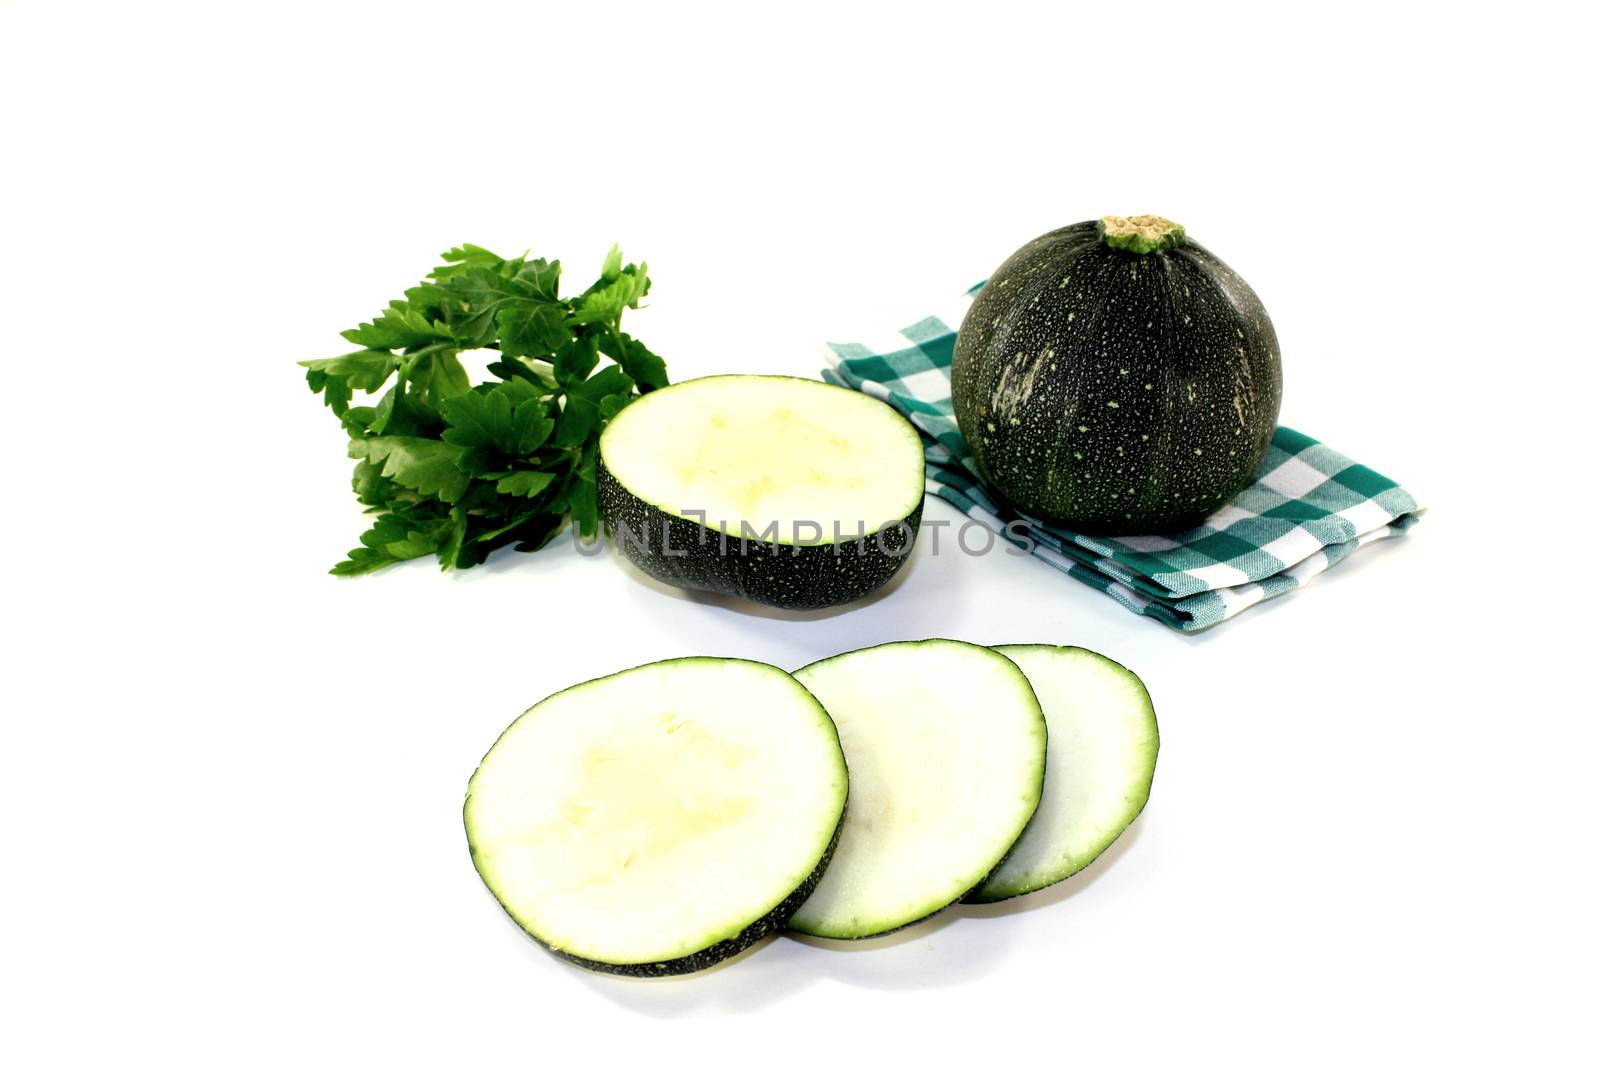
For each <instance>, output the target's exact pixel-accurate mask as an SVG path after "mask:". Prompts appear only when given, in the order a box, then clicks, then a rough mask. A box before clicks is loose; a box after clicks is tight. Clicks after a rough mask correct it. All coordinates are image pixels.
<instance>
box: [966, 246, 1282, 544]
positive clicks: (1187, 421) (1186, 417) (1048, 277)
mask: <svg viewBox="0 0 1600 1067" xmlns="http://www.w3.org/2000/svg"><path fill="white" fill-rule="evenodd" d="M951 392H952V398H953V400H954V404H955V415H956V421H957V423H958V424H959V426H960V427H961V432H962V435H963V436H964V437H965V438H966V440H967V443H968V444H969V445H970V446H971V448H972V452H973V455H974V457H975V459H976V461H977V464H978V468H979V470H980V471H981V472H982V473H983V475H984V477H985V478H986V479H988V481H989V483H990V484H991V485H992V486H993V487H994V488H995V489H996V490H998V491H999V492H1000V493H1001V494H1002V495H1003V496H1005V497H1007V498H1009V499H1010V500H1011V502H1012V503H1014V504H1015V505H1016V506H1017V507H1018V508H1020V509H1021V510H1022V511H1023V512H1025V513H1027V514H1030V515H1034V516H1037V517H1039V518H1043V519H1048V520H1051V521H1053V522H1058V523H1061V524H1062V525H1065V526H1067V527H1069V528H1071V529H1074V530H1077V531H1080V532H1084V533H1100V534H1138V533H1156V532H1165V531H1172V530H1178V529H1184V528H1187V527H1192V526H1195V525H1198V524H1199V523H1200V522H1201V521H1202V520H1204V519H1205V518H1206V516H1208V515H1210V514H1211V513H1212V512H1214V511H1216V510H1217V509H1218V508H1219V507H1221V506H1222V505H1223V504H1226V503H1227V502H1228V501H1229V500H1230V499H1232V498H1233V497H1234V496H1235V495H1237V494H1238V493H1239V491H1240V490H1242V489H1243V488H1244V487H1245V486H1246V485H1248V484H1249V483H1250V482H1251V480H1252V478H1253V477H1254V475H1255V472H1256V469H1257V468H1258V467H1259V466H1260V464H1261V461H1262V459H1263V458H1264V457H1265V455H1266V452H1267V447H1268V445H1269V444H1270V442H1271V440H1272V433H1273V430H1274V428H1275V427H1276V425H1277V421H1278V404H1279V401H1280V399H1281V397H1282V370H1281V367H1280V361H1279V354H1278V337H1277V334H1276V332H1275V331H1274V330H1273V328H1272V321H1271V320H1270V319H1269V318H1268V317H1267V312H1266V309H1265V308H1263V307H1262V306H1261V301H1260V300H1259V299H1258V298H1257V297H1256V294H1255V293H1254V292H1253V291H1251V289H1250V287H1249V286H1248V285H1246V284H1245V282H1244V280H1243V279H1242V278H1240V277H1239V276H1238V275H1237V274H1235V273H1234V272H1233V271H1232V270H1231V269H1230V268H1229V267H1228V266H1227V265H1226V264H1225V263H1223V262H1222V261H1221V260H1220V259H1218V258H1217V257H1216V256H1214V255H1212V254H1211V253H1210V252H1208V251H1206V249H1205V248H1203V247H1202V246H1200V245H1198V244H1196V243H1194V242H1193V241H1185V242H1184V243H1181V244H1179V245H1178V246H1177V247H1176V248H1172V249H1168V250H1165V251H1154V252H1148V253H1144V254H1139V253H1135V252H1130V251H1125V250H1121V249H1115V248H1111V247H1109V246H1108V245H1106V244H1105V243H1104V242H1103V241H1101V239H1100V236H1099V233H1098V231H1097V227H1096V224H1095V223H1093V222H1083V223H1077V224H1075V225H1072V226H1066V227H1063V228H1061V229H1059V230H1054V231H1052V232H1050V233H1047V234H1045V235H1044V236H1042V237H1039V238H1036V239H1035V240H1033V241H1030V242H1028V243H1027V244H1026V245H1024V246H1022V248H1020V249H1018V250H1017V251H1016V252H1015V253H1014V254H1013V255H1012V256H1011V258H1009V259H1007V260H1006V261H1005V262H1004V263H1003V264H1001V265H1000V268H999V269H998V270H996V271H995V272H994V274H993V275H992V276H991V277H990V279H989V281H988V283H987V284H985V285H984V287H983V289H982V290H981V291H980V292H979V294H978V297H977V299H976V300H975V301H974V302H973V304H972V307H971V309H970V310H969V311H968V313H967V316H966V318H965V320H964V321H963V322H962V324H961V329H960V332H959V334H958V336H957V339H956V350H955V356H954V361H953V363H952V365H951Z"/></svg>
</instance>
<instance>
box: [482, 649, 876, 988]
mask: <svg viewBox="0 0 1600 1067" xmlns="http://www.w3.org/2000/svg"><path fill="white" fill-rule="evenodd" d="M846 792H847V776H846V770H845V762H844V754H843V752H842V751H841V749H840V746H839V737H838V734H837V732H836V731H835V730H834V726H833V722H832V721H831V720H830V719H829V718H828V715H827V713H826V712H825V711H823V709H822V705H820V704H819V703H818V702H817V700H816V698H815V697H813V696H812V695H811V694H810V693H809V692H807V691H806V689H805V688H804V687H803V686H801V685H800V683H798V682H796V681H795V680H794V679H793V678H792V677H790V676H789V675H788V674H786V673H785V672H783V671H781V670H779V669H778V668H776V667H772V666H769V665H767V664H764V663H753V662H751V661H748V660H735V659H709V658H698V659H674V660H664V661H662V662H660V663H651V664H647V665H645V666H643V667H635V668H633V669H632V670H627V671H623V672H621V673H620V674H613V675H610V676H608V677H605V678H600V679H597V680H595V681H591V682H584V683H583V684H581V685H576V686H573V687H572V688H571V689H566V690H563V691H561V692H559V693H556V694H555V695H554V696H550V697H546V698H545V699H544V700H542V701H540V702H539V703H538V704H535V705H534V706H533V707H532V708H530V709H529V710H528V711H526V712H525V713H523V715H522V716H521V717H520V718H518V719H517V720H516V721H515V722H513V723H512V724H511V726H510V727H509V728H507V730H506V731H505V733H503V734H502V735H501V736H500V739H499V740H498V741H496V742H495V743H494V747H493V748H491V749H490V750H489V752H488V754H487V755H486V756H484V757H483V762H482V763H481V764H480V765H479V767H478V770H477V772H476V773H475V774H473V776H472V781H471V782H470V784H469V785H468V790H467V800H466V810H465V819H466V829H467V841H468V845H469V847H470V848H471V851H472V862H473V864H474V865H475V866H476V867H477V869H478V873H479V875H481V876H482V878H483V881H484V884H485V885H487V886H488V887H489V891H490V892H492V893H493V894H494V896H495V898H496V899H497V900H498V901H499V902H500V905H501V907H503V908H504V909H505V910H506V912H507V914H509V915H510V916H511V918H512V919H514V920H516V922H517V923H518V925H520V926H521V927H522V928H523V929H524V930H526V931H527V932H528V933H529V934H531V935H532V936H533V937H534V938H536V939H537V940H538V941H540V942H542V943H543V944H544V945H545V947H546V948H549V949H550V950H551V951H553V952H555V953H556V954H557V955H559V956H562V957H564V958H566V959H568V960H570V961H572V962H574V963H577V964H580V965H582V966H585V967H589V968H592V969H594V970H598V971H606V972H609V973H613V974H626V975H634V976H655V975H672V974H683V973H686V972H688V971H693V970H698V969H700V968H702V967H709V966H711V965H712V964H714V963H717V962H718V961H720V960H722V959H725V958H727V957H729V956H732V955H734V954H736V953H738V952H740V951H741V950H743V949H744V948H746V947H748V946H749V945H751V944H753V943H754V942H756V941H758V940H760V939H761V938H762V937H763V936H765V935H766V934H768V933H770V932H772V931H774V930H778V929H781V928H782V927H783V925H784V922H785V920H787V919H788V917H789V916H790V914H792V913H793V911H794V910H795V908H797V907H798V906H799V905H800V903H801V902H802V901H803V900H804V899H805V898H806V896H807V895H808V894H809V893H810V892H811V889H812V887H813V886H814V885H815V884H816V881H817V879H818V878H819V877H820V875H821V873H822V869H823V867H824V866H826V864H827V861H828V857H829V855H830V854H831V852H832V850H833V845H834V841H835V839H836V837H837V835H838V832H839V828H840V825H841V818H842V816H843V813H844V805H845V794H846Z"/></svg>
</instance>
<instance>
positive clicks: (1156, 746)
mask: <svg viewBox="0 0 1600 1067" xmlns="http://www.w3.org/2000/svg"><path fill="white" fill-rule="evenodd" d="M993 648H994V650H995V651H996V652H999V653H1001V654H1002V655H1005V654H1006V652H1007V651H1008V650H1013V649H1015V650H1022V649H1027V650H1030V651H1031V650H1051V651H1058V652H1070V653H1072V654H1073V655H1084V654H1087V655H1090V656H1093V657H1094V658H1095V659H1096V660H1099V661H1100V662H1101V663H1103V664H1105V665H1106V666H1107V667H1110V668H1111V669H1113V670H1114V671H1116V672H1117V673H1119V674H1122V675H1125V676H1126V677H1128V678H1129V679H1131V680H1132V681H1133V682H1134V683H1135V684H1136V685H1137V686H1138V687H1139V692H1140V693H1142V694H1144V706H1145V713H1146V715H1147V716H1148V717H1149V722H1150V739H1151V741H1152V742H1154V743H1153V744H1152V745H1151V746H1150V761H1149V764H1148V765H1147V766H1146V767H1145V768H1144V774H1143V780H1142V783H1141V785H1140V788H1139V789H1138V790H1137V791H1136V792H1135V793H1134V794H1133V795H1132V796H1131V797H1130V798H1129V801H1128V806H1127V808H1126V809H1125V811H1124V814H1123V818H1122V819H1121V820H1120V821H1119V822H1118V823H1117V825H1116V826H1115V828H1114V829H1112V830H1111V831H1110V832H1108V833H1107V834H1105V835H1104V836H1103V837H1102V838H1101V839H1100V840H1099V841H1097V842H1095V844H1094V846H1093V847H1092V848H1090V849H1089V850H1088V851H1087V852H1085V853H1080V854H1079V856H1078V858H1077V859H1076V860H1075V861H1068V862H1066V863H1063V864H1061V865H1060V866H1058V867H1055V868H1053V869H1051V870H1049V871H1047V872H1046V873H1045V874H1044V875H1043V876H1041V877H1035V878H1033V879H1030V880H1029V881H1027V882H1024V883H1014V884H1007V885H1000V884H996V883H993V882H985V883H984V884H983V885H980V886H979V887H978V888H977V889H975V890H973V891H972V893H971V894H970V895H969V896H968V897H967V902H968V903H971V904H998V903H1000V902H1001V901H1005V900H1011V899H1014V898H1016V897H1020V896H1024V895H1026V894H1028V893H1036V892H1038V891H1039V890H1041V889H1048V888H1049V887H1050V886H1053V885H1056V884H1058V883H1060V882H1064V881H1066V880H1067V879H1068V878H1071V877H1072V876H1073V875H1075V874H1077V873H1078V872H1079V871H1081V870H1083V869H1084V868H1085V867H1088V866H1089V865H1090V864H1091V863H1093V862H1094V861H1095V860H1097V859H1099V858H1100V856H1101V855H1102V854H1103V853H1104V852H1105V850H1106V849H1108V848H1110V847H1111V845H1112V844H1113V843H1114V842H1115V841H1116V840H1117V838H1119V837H1121V836H1122V835H1123V833H1124V832H1125V831H1126V830H1127V829H1128V827H1129V826H1131V825H1133V820H1135V819H1137V818H1138V817H1139V813H1140V812H1141V811H1143V810H1144V806H1145V803H1146V802H1147V801H1148V800H1149V799H1150V786H1151V784H1152V783H1153V782H1154V780H1155V773H1156V757H1157V756H1158V755H1159V753H1160V751H1161V733H1160V730H1159V729H1158V728H1157V725H1156V709H1155V705H1154V704H1153V703H1152V702H1151V700H1150V690H1149V689H1148V688H1146V687H1145V684H1144V679H1142V678H1140V677H1139V676H1138V675H1137V674H1135V673H1134V672H1133V671H1130V670H1129V669H1128V668H1126V667H1124V666H1123V665H1122V664H1120V663H1118V662H1117V661H1116V660H1114V659H1111V658H1109V657H1107V656H1102V655H1101V654H1100V653H1098V652H1095V651H1093V650H1092V649H1087V648H1080V647H1078V646H1076V645H1043V644H1039V645H1027V644H1024V645H995V646H993Z"/></svg>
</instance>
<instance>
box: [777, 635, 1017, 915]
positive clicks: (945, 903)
mask: <svg viewBox="0 0 1600 1067" xmlns="http://www.w3.org/2000/svg"><path fill="white" fill-rule="evenodd" d="M890 645H966V646H968V647H969V648H977V649H982V650H983V651H985V652H996V651H998V649H994V648H989V647H988V646H985V645H975V644H973V643H972V642H970V641H957V640H955V639H953V638H945V637H931V638H927V639H925V640H921V641H886V642H884V643H883V644H878V645H869V646H867V647H866V648H857V649H852V650H851V651H849V652H841V653H839V654H838V655H837V656H825V657H823V658H822V659H819V660H816V661H815V662H813V663H808V664H806V666H805V667H799V668H796V669H795V670H794V671H793V672H792V673H793V674H794V675H795V678H796V680H797V681H799V680H800V678H799V676H800V674H801V673H802V672H803V671H804V670H805V669H806V667H814V666H816V665H817V664H819V663H826V662H828V660H831V659H841V658H843V657H845V656H853V655H855V654H857V653H859V652H870V651H871V650H872V649H875V648H885V647H888V646H890ZM1001 655H1002V656H1004V653H1001ZM1008 662H1009V663H1010V665H1011V667H1012V668H1014V669H1015V670H1016V672H1017V677H1018V678H1020V679H1021V681H1022V688H1023V689H1024V690H1026V691H1027V692H1028V694H1029V695H1030V696H1033V698H1034V700H1033V704H1034V707H1035V709H1037V711H1038V715H1039V730H1040V733H1042V734H1045V736H1046V742H1045V743H1046V745H1048V744H1049V739H1048V733H1049V726H1048V725H1047V723H1046V721H1045V717H1044V708H1043V707H1042V706H1041V705H1040V704H1039V699H1038V696H1037V695H1036V694H1034V692H1033V683H1032V682H1030V681H1028V676H1027V674H1025V673H1024V672H1023V670H1022V668H1021V667H1018V666H1017V665H1016V663H1015V662H1011V661H1010V660H1009V658H1008ZM801 684H802V685H804V684H805V683H804V682H803V681H801ZM824 708H826V705H824ZM849 758H850V757H849V755H848V754H846V756H845V761H846V764H847V765H848V763H849ZM1048 762H1049V753H1048V751H1047V752H1046V753H1045V758H1044V759H1041V760H1040V761H1039V775H1038V778H1037V780H1036V781H1035V782H1034V783H1033V786H1032V794H1033V803H1032V805H1031V806H1030V807H1029V809H1028V817H1027V818H1026V819H1024V820H1022V824H1021V825H1020V826H1018V827H1017V832H1016V834H1015V835H1014V836H1013V837H1012V839H1011V844H1010V845H1007V846H1006V852H1009V851H1010V850H1011V848H1012V847H1013V846H1015V845H1016V843H1017V839H1018V838H1020V837H1021V836H1022V832H1023V831H1024V830H1026V829H1027V828H1028V823H1029V821H1031V820H1032V818H1033V813H1034V812H1035V811H1037V810H1038V808H1039V801H1040V799H1041V798H1042V797H1043V796H1044V769H1045V766H1046V764H1047V763H1048ZM849 817H850V813H849V809H848V805H847V806H846V810H845V818H846V819H848V818H849ZM1005 857H1006V853H1005V852H1002V853H1001V854H1000V855H999V856H997V857H995V861H994V864H993V865H992V866H991V867H990V868H989V869H988V870H986V871H984V872H982V873H981V874H979V875H978V876H977V877H976V878H974V879H973V881H972V888H969V889H968V890H966V891H965V892H963V893H958V894H956V895H955V896H953V897H951V898H950V899H948V900H944V899H937V900H933V901H931V902H930V903H929V906H928V908H927V910H925V911H922V912H915V913H909V914H907V915H906V916H904V917H897V918H896V919H895V920H894V921H893V922H892V923H891V924H890V925H888V926H884V927H883V928H882V929H874V930H867V931H851V932H848V933H845V932H834V933H829V932H827V930H825V929H822V928H818V927H813V928H810V929H807V928H805V927H802V926H797V925H796V924H795V922H794V920H792V919H791V920H790V921H789V924H788V925H789V930H790V931H791V932H793V933H796V934H802V935H804V936H806V937H816V938H822V939H825V940H828V941H863V940H867V939H869V938H874V937H884V936H886V935H888V934H892V933H895V932H896V931H898V930H903V929H905V928H906V927H908V926H914V925H916V924H917V923H920V922H923V921H924V920H927V919H931V918H932V917H933V916H935V915H937V914H938V913H939V912H941V911H943V910H944V909H945V908H948V907H950V906H951V905H952V904H959V903H961V902H962V901H963V900H966V899H968V897H970V895H971V893H972V892H973V888H975V887H977V886H980V885H982V884H983V880H984V879H985V878H987V877H988V876H989V875H990V874H992V873H993V872H994V871H995V870H996V869H998V868H999V866H1000V864H1001V863H1003V862H1004V861H1005Z"/></svg>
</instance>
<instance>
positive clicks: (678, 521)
mask: <svg viewBox="0 0 1600 1067" xmlns="http://www.w3.org/2000/svg"><path fill="white" fill-rule="evenodd" d="M597 479H598V490H599V499H600V514H601V516H602V517H603V518H604V519H605V523H606V528H607V530H608V531H609V532H610V534H611V537H612V541H613V542H614V543H615V544H616V546H617V549H618V551H620V552H621V553H622V554H623V555H624V556H626V557H627V558H628V559H629V560H630V561H632V563H633V564H634V566H636V567H638V568H639V569H640V570H642V571H644V572H645V573H646V574H648V575H650V576H651V577H652V578H655V579H656V580H658V581H661V582H665V583H666V584H667V585H671V586H676V587H677V588H679V589H698V590H703V591H705V592H709V593H724V594H729V595H732V596H738V597H743V598H745V599H746V600H753V601H755V602H756V603H758V604H771V605H773V606H774V607H780V608H788V609H790V610H795V611H807V610H814V609H818V608H828V607H833V606H834V605H837V604H845V603H848V602H849V601H852V600H857V599H860V598H861V597H864V596H866V595H867V594H868V593H870V592H872V591H873V590H875V589H877V588H878V587H879V586H881V585H883V584H884V583H885V582H887V581H888V580H889V579H890V578H893V577H894V575H895V573H896V572H897V571H899V569H900V568H901V566H903V565H904V564H905V561H906V560H907V559H908V558H910V555H911V549H912V546H913V544H914V543H915V540H916V535H917V528H918V527H919V525H920V524H921V522H922V500H923V499H926V498H919V500H918V501H917V506H916V508H915V510H913V511H912V512H911V514H910V515H908V516H906V518H905V519H904V520H903V521H902V522H900V523H895V524H891V525H889V526H886V527H884V528H883V529H882V530H880V531H878V532H877V533H874V534H869V535H868V536H866V537H864V538H862V537H856V538H851V539H849V540H845V541H841V542H840V543H838V544H836V545H835V544H816V545H810V544H808V545H798V546H797V545H778V544H773V543H771V542H767V541H762V540H758V539H755V538H748V537H740V536H738V533H739V531H737V530H729V531H728V536H727V537H726V538H724V537H723V535H722V533H721V531H719V530H715V529H711V528H709V527H707V526H703V525H701V524H700V523H698V522H696V521H695V520H694V519H692V518H687V517H685V516H682V515H673V514H671V513H670V512H667V511H663V510H662V509H660V508H658V507H656V506H655V505H653V504H650V503H647V502H646V501H643V500H641V499H639V498H638V497H636V496H634V495H633V494H632V493H630V492H628V490H627V489H626V488H624V487H623V485H622V483H621V482H619V481H618V480H617V479H616V477H615V476H614V475H612V474H611V472H610V471H608V470H607V469H606V467H605V464H604V463H600V464H599V465H598V471H597ZM825 532H826V531H825ZM847 532H848V531H847Z"/></svg>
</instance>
